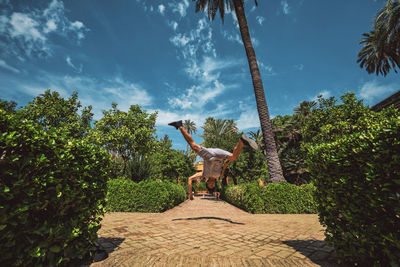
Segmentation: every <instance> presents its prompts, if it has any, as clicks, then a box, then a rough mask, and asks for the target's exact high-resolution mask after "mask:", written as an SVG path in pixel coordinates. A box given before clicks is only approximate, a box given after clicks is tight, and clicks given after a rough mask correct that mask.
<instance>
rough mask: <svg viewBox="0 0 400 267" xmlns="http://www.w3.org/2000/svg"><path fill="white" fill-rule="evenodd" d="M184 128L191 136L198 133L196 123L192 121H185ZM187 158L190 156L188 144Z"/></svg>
mask: <svg viewBox="0 0 400 267" xmlns="http://www.w3.org/2000/svg"><path fill="white" fill-rule="evenodd" d="M183 128H185V129H186V132H188V133H189V134H193V133H196V131H197V128H196V124H195V123H194V121H191V120H185V121H184V122H183ZM186 156H189V144H187V146H186Z"/></svg>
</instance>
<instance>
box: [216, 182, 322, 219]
mask: <svg viewBox="0 0 400 267" xmlns="http://www.w3.org/2000/svg"><path fill="white" fill-rule="evenodd" d="M314 191H315V187H314V186H313V185H311V184H305V185H302V186H296V185H293V184H289V183H286V182H282V183H270V184H267V185H266V186H265V187H261V186H258V185H257V184H255V183H247V184H241V185H236V186H235V185H232V186H229V187H227V188H226V189H225V190H224V191H223V193H222V197H223V198H224V199H225V200H226V201H228V202H229V203H231V204H233V205H235V206H237V207H239V208H241V209H243V210H245V211H247V212H250V213H316V212H317V209H316V203H315V201H314V199H313V192H314Z"/></svg>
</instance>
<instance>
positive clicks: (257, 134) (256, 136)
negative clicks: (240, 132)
mask: <svg viewBox="0 0 400 267" xmlns="http://www.w3.org/2000/svg"><path fill="white" fill-rule="evenodd" d="M248 135H249V136H250V137H251V139H253V140H254V141H256V143H257V145H258V147H260V148H261V151H262V152H263V153H264V155H266V151H265V149H264V144H263V143H264V142H263V137H262V134H261V131H260V129H257V132H253V131H250V132H248Z"/></svg>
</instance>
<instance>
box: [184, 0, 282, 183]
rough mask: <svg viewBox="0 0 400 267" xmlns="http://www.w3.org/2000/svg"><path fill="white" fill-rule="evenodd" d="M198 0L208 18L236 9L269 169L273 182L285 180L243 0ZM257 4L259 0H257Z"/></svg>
mask: <svg viewBox="0 0 400 267" xmlns="http://www.w3.org/2000/svg"><path fill="white" fill-rule="evenodd" d="M192 1H195V2H196V12H198V11H200V10H201V11H204V10H206V9H207V14H208V18H209V19H210V20H214V18H215V14H216V13H217V11H218V10H219V12H220V15H221V19H222V21H223V19H224V13H225V6H226V8H227V9H228V10H235V14H236V17H237V19H238V23H239V29H240V33H241V36H242V40H243V44H244V47H245V50H246V55H247V60H248V62H249V67H250V73H251V77H252V81H253V87H254V94H255V97H256V103H257V110H258V116H259V119H260V124H261V131H262V134H263V139H264V143H265V148H266V150H267V155H266V158H267V162H268V170H269V174H270V176H271V181H272V182H280V181H285V178H284V177H283V173H282V167H281V164H280V161H279V156H278V152H277V150H276V145H275V140H274V134H273V132H272V126H271V121H270V119H269V112H268V106H267V102H266V100H265V94H264V88H263V84H262V80H261V75H260V70H259V67H258V63H257V58H256V54H255V51H254V48H253V44H252V42H251V38H250V33H249V27H248V25H247V19H246V14H245V12H244V6H243V2H244V1H243V0H192ZM255 4H256V5H257V1H255Z"/></svg>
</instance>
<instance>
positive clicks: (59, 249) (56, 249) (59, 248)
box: [50, 245, 61, 253]
mask: <svg viewBox="0 0 400 267" xmlns="http://www.w3.org/2000/svg"><path fill="white" fill-rule="evenodd" d="M50 251H51V252H54V253H58V252H60V251H61V247H60V246H57V245H54V246H51V247H50Z"/></svg>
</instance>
